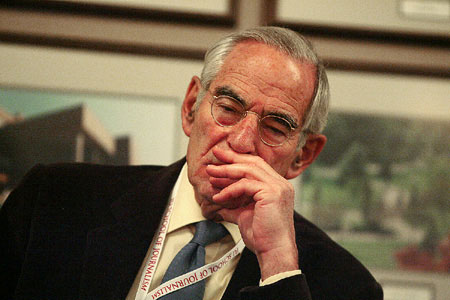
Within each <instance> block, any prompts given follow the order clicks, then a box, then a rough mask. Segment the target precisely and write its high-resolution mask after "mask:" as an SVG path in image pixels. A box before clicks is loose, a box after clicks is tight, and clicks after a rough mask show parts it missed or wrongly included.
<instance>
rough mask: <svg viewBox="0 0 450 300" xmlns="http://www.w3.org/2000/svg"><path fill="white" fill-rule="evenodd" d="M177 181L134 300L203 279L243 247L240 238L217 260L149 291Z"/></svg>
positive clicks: (149, 299)
mask: <svg viewBox="0 0 450 300" xmlns="http://www.w3.org/2000/svg"><path fill="white" fill-rule="evenodd" d="M179 181H180V180H178V181H177V183H176V184H175V187H174V189H173V192H172V196H171V198H170V202H169V205H168V206H167V209H166V212H165V213H164V216H163V218H162V219H161V222H160V225H159V228H158V231H157V233H156V235H155V237H154V238H153V243H152V245H151V252H150V255H149V256H148V258H147V261H146V264H145V268H144V270H143V272H142V275H141V280H140V281H139V286H138V290H137V292H136V300H144V299H145V300H156V299H158V298H160V297H162V296H164V295H167V294H168V293H172V292H174V291H177V290H179V289H182V288H184V287H187V286H189V285H191V284H194V283H196V282H199V281H201V280H204V279H206V278H208V277H209V276H211V275H212V274H214V273H215V272H217V271H218V270H220V269H221V268H222V267H223V266H225V265H226V264H228V262H230V261H231V260H232V259H233V258H234V257H236V256H238V255H239V254H241V253H242V251H243V250H244V248H245V244H244V242H243V241H242V239H241V240H240V241H239V242H238V243H237V244H236V246H234V247H233V249H231V250H230V251H228V252H227V253H226V254H225V255H224V256H222V257H221V258H219V259H218V260H217V261H215V262H212V263H210V264H207V265H205V266H203V267H200V268H198V269H196V270H193V271H191V272H189V273H186V274H183V275H181V276H178V277H176V278H174V279H172V280H169V281H167V282H164V283H163V284H161V285H160V286H158V287H157V288H155V289H154V290H152V291H151V292H150V293H149V288H150V284H151V282H152V280H153V277H154V274H155V271H156V267H157V265H158V262H159V258H160V257H161V251H162V249H163V246H164V242H165V239H166V235H167V231H168V229H169V222H170V217H171V216H172V211H173V205H174V200H175V195H176V194H177V192H178V187H179Z"/></svg>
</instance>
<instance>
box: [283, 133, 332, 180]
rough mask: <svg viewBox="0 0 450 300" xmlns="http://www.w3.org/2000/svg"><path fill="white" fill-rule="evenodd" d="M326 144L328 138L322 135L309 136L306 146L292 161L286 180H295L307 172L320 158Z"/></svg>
mask: <svg viewBox="0 0 450 300" xmlns="http://www.w3.org/2000/svg"><path fill="white" fill-rule="evenodd" d="M326 142H327V138H326V137H325V136H324V135H322V134H309V135H308V136H307V139H306V143H305V145H304V146H303V148H302V149H300V150H299V151H297V154H296V156H295V157H294V159H293V160H292V163H291V165H290V167H289V170H288V172H287V173H286V176H285V177H286V179H293V178H295V177H297V176H298V175H300V174H301V173H302V172H303V171H305V170H306V168H308V167H309V165H311V164H312V163H313V162H314V161H315V160H316V158H317V156H319V153H320V152H321V151H322V149H323V147H324V146H325V143H326Z"/></svg>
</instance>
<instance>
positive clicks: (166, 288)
mask: <svg viewBox="0 0 450 300" xmlns="http://www.w3.org/2000/svg"><path fill="white" fill-rule="evenodd" d="M244 248H245V244H244V241H243V240H242V239H241V240H239V242H238V243H237V244H236V246H234V247H233V249H231V250H230V251H228V252H227V253H226V254H225V255H224V256H222V257H221V258H219V259H218V260H216V261H215V262H212V263H210V264H207V265H204V266H203V267H200V268H198V269H195V270H193V271H191V272H189V273H186V274H183V275H180V276H178V277H176V278H174V279H171V280H169V281H166V282H164V283H163V284H161V285H160V286H158V287H157V288H156V289H154V290H152V291H151V292H150V293H148V295H147V297H146V298H145V299H146V300H156V299H159V298H160V297H162V296H164V295H167V294H169V293H173V292H175V291H177V290H179V289H182V288H185V287H187V286H190V285H191V284H194V283H197V282H199V281H202V280H205V279H206V278H208V277H209V276H211V275H212V274H214V273H215V272H217V271H219V270H220V269H221V268H222V267H224V266H225V265H226V264H228V263H229V262H230V261H231V260H232V259H233V258H234V257H236V256H238V255H239V254H241V253H242V251H243V250H244Z"/></svg>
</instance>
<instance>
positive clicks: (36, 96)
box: [0, 88, 183, 189]
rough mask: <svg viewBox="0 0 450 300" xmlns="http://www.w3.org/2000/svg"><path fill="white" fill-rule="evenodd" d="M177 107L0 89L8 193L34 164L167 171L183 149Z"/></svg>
mask: <svg viewBox="0 0 450 300" xmlns="http://www.w3.org/2000/svg"><path fill="white" fill-rule="evenodd" d="M179 111H180V107H179V102H178V101H177V100H176V99H163V98H158V97H153V98H145V97H131V96H122V97H119V96H112V95H95V94H87V93H73V92H72V93H70V92H56V91H43V90H25V89H7V88H1V89H0V116H1V117H0V145H1V146H0V173H1V174H3V179H4V180H3V181H4V182H3V186H4V188H8V189H10V188H12V187H13V186H14V185H16V184H17V182H18V181H19V180H20V179H21V178H22V177H23V176H24V175H25V173H26V172H27V171H28V170H29V169H30V168H31V167H32V166H34V165H35V164H37V163H44V164H48V163H58V162H85V163H99V164H115V165H128V164H134V165H142V164H158V165H168V164H170V163H172V162H174V161H176V160H177V159H179V158H181V156H180V154H179V153H180V152H181V153H182V152H183V151H182V150H180V149H181V148H182V147H183V142H182V138H183V136H182V132H181V121H180V118H179Z"/></svg>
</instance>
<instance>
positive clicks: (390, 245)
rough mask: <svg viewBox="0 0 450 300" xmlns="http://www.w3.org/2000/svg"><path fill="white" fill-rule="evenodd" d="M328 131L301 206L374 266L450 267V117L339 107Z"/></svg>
mask: <svg viewBox="0 0 450 300" xmlns="http://www.w3.org/2000/svg"><path fill="white" fill-rule="evenodd" d="M324 133H325V135H326V136H327V138H328V140H329V142H328V144H327V146H326V147H325V149H324V151H323V152H322V153H321V154H320V156H319V158H318V161H316V162H315V163H314V164H313V165H312V166H310V167H309V168H308V169H307V171H306V172H305V173H304V176H303V177H302V180H303V182H302V199H303V200H302V201H303V206H302V208H301V211H302V212H303V213H306V212H308V215H309V218H310V219H311V220H312V221H313V222H314V223H315V224H318V225H319V227H321V228H323V229H325V230H327V231H328V232H329V233H330V234H331V236H332V237H333V238H334V239H335V240H336V241H338V242H339V243H340V244H341V245H343V246H344V247H345V248H347V249H348V250H350V252H352V253H353V254H354V255H355V256H356V257H357V258H359V259H360V260H361V261H362V262H363V263H364V264H365V265H367V266H368V267H371V268H375V269H387V270H395V269H397V270H410V271H432V272H444V273H449V272H450V264H449V262H450V202H449V201H448V199H450V169H449V168H448V166H449V165H450V138H449V136H450V121H441V120H429V119H419V118H405V117H390V116H377V115H370V114H355V113H345V112H332V113H331V114H330V119H329V125H328V126H327V128H326V129H325V132H324ZM414 299H415V298H414Z"/></svg>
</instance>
